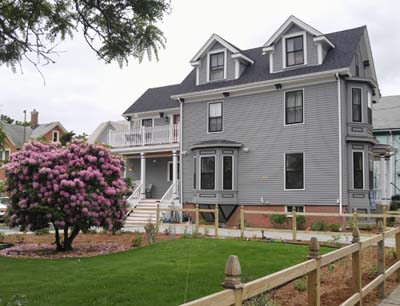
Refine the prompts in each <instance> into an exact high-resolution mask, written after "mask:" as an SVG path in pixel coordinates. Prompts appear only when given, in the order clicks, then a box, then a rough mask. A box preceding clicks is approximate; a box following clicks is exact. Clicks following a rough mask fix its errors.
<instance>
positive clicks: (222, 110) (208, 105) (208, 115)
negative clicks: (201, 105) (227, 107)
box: [207, 100, 224, 134]
mask: <svg viewBox="0 0 400 306" xmlns="http://www.w3.org/2000/svg"><path fill="white" fill-rule="evenodd" d="M214 103H221V117H222V130H221V131H215V132H210V126H209V124H210V104H214ZM223 132H224V101H221V100H219V101H210V102H207V134H220V133H223Z"/></svg>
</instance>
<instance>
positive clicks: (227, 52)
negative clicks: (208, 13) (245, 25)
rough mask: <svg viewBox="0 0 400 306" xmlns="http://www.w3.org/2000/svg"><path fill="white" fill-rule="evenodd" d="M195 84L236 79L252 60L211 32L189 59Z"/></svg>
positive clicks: (252, 62)
mask: <svg viewBox="0 0 400 306" xmlns="http://www.w3.org/2000/svg"><path fill="white" fill-rule="evenodd" d="M190 64H191V65H192V66H193V67H195V68H196V84H197V85H201V84H207V83H211V82H218V81H226V80H233V79H238V78H240V76H241V75H242V73H243V72H244V70H245V69H246V67H247V66H248V65H252V64H254V61H253V60H252V59H251V58H249V57H247V56H246V55H244V54H243V52H242V51H241V50H240V49H239V48H237V47H235V46H233V45H232V44H231V43H229V42H227V41H226V40H225V39H223V38H222V37H220V36H218V35H217V34H213V35H212V36H211V37H210V38H209V39H208V40H207V42H206V43H205V44H204V46H203V47H202V48H201V49H200V50H199V51H198V52H197V53H196V55H195V56H194V57H193V58H192V60H191V61H190Z"/></svg>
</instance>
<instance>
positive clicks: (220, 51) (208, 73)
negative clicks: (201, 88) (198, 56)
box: [207, 49, 228, 82]
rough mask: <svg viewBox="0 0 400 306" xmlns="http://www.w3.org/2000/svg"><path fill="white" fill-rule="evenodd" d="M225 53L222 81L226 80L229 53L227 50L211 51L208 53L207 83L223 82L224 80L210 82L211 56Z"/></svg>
mask: <svg viewBox="0 0 400 306" xmlns="http://www.w3.org/2000/svg"><path fill="white" fill-rule="evenodd" d="M222 52H223V53H224V78H223V79H222V80H226V74H227V73H226V72H227V71H226V70H227V66H228V65H227V63H226V61H227V52H226V49H216V50H211V51H208V52H207V82H218V81H222V80H212V81H210V56H211V55H212V54H217V53H222Z"/></svg>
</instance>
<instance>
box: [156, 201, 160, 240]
mask: <svg viewBox="0 0 400 306" xmlns="http://www.w3.org/2000/svg"><path fill="white" fill-rule="evenodd" d="M156 230H157V233H158V231H159V230H160V204H157V211H156Z"/></svg>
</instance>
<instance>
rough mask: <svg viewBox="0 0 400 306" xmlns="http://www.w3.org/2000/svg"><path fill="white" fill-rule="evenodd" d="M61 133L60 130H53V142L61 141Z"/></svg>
mask: <svg viewBox="0 0 400 306" xmlns="http://www.w3.org/2000/svg"><path fill="white" fill-rule="evenodd" d="M59 135H60V134H59V133H58V131H53V135H52V138H53V139H52V140H53V142H58V141H59Z"/></svg>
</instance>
